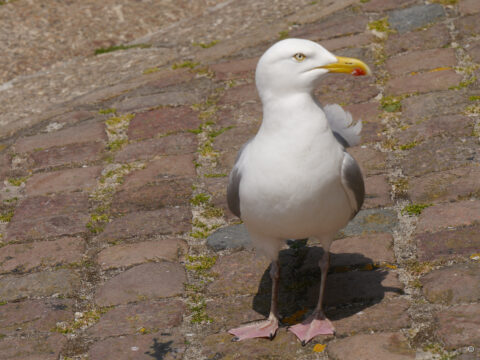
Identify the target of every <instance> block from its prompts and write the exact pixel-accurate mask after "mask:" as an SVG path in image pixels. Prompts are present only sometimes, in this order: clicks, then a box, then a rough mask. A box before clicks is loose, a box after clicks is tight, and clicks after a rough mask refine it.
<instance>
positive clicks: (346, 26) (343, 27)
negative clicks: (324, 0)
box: [290, 12, 368, 41]
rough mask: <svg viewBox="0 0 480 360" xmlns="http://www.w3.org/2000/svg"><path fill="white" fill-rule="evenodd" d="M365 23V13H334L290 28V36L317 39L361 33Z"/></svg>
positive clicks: (366, 21)
mask: <svg viewBox="0 0 480 360" xmlns="http://www.w3.org/2000/svg"><path fill="white" fill-rule="evenodd" d="M367 24H368V17H367V16H365V15H354V14H348V13H346V12H344V13H336V14H333V15H331V16H330V17H329V18H326V19H322V20H321V21H320V22H318V23H315V24H308V25H304V26H302V27H301V28H299V29H296V30H292V31H291V32H290V36H291V37H294V38H303V39H309V40H313V41H318V40H324V39H330V38H334V37H339V36H342V35H351V34H358V33H362V32H364V31H365V29H366V27H367Z"/></svg>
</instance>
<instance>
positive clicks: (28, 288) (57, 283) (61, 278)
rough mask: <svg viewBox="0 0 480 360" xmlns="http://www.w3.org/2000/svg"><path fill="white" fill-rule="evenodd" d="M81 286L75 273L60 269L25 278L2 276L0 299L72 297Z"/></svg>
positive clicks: (0, 279)
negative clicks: (56, 295) (58, 295)
mask: <svg viewBox="0 0 480 360" xmlns="http://www.w3.org/2000/svg"><path fill="white" fill-rule="evenodd" d="M79 286H80V278H79V277H78V275H76V274H75V273H74V272H73V271H71V270H67V269H60V270H56V271H43V272H38V273H33V274H28V275H23V276H16V275H2V276H0V299H2V300H6V301H12V300H18V299H23V298H25V297H37V296H52V295H54V294H60V295H64V296H71V295H73V294H74V293H75V291H76V290H77V288H78V287H79Z"/></svg>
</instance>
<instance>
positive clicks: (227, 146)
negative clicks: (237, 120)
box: [213, 124, 258, 151]
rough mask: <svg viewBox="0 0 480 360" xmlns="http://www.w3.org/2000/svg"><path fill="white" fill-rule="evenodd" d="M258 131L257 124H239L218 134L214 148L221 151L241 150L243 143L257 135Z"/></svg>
mask: <svg viewBox="0 0 480 360" xmlns="http://www.w3.org/2000/svg"><path fill="white" fill-rule="evenodd" d="M257 131H258V127H257V125H256V124H252V125H250V126H238V127H234V128H233V129H230V130H227V131H225V132H224V133H222V134H220V135H218V136H217V137H216V138H215V140H214V141H213V148H214V149H215V150H219V151H225V150H226V151H229V150H230V151H231V150H232V149H235V150H237V151H238V150H240V148H241V147H242V145H243V144H245V143H246V142H247V141H248V140H250V139H251V138H252V137H254V136H255V134H256V133H257Z"/></svg>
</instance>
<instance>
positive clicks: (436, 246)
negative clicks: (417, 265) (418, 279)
mask: <svg viewBox="0 0 480 360" xmlns="http://www.w3.org/2000/svg"><path fill="white" fill-rule="evenodd" d="M445 219H448V218H447V217H445V218H444V220H445ZM415 238H416V241H417V249H418V250H417V251H418V258H419V260H420V261H426V260H436V259H444V258H450V257H457V256H462V255H463V256H466V257H469V256H470V255H471V254H474V253H476V252H478V249H480V226H479V225H474V226H467V227H463V228H459V229H455V230H443V231H439V232H435V233H423V234H418V235H416V236H415Z"/></svg>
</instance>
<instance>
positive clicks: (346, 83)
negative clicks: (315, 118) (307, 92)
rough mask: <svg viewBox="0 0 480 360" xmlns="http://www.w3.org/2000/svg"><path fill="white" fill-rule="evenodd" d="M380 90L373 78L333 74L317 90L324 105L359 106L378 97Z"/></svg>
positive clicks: (316, 93)
mask: <svg viewBox="0 0 480 360" xmlns="http://www.w3.org/2000/svg"><path fill="white" fill-rule="evenodd" d="M378 93H379V90H378V88H377V86H376V85H375V83H374V80H373V78H372V77H369V76H365V77H357V76H352V75H350V74H332V76H329V77H327V78H325V79H324V80H323V81H322V82H321V83H320V84H319V86H318V87H317V89H316V90H315V95H317V97H318V99H319V100H320V103H321V104H322V105H327V104H336V103H338V102H339V101H340V100H339V99H341V102H343V103H347V104H358V103H363V102H367V101H369V100H370V99H372V98H374V97H375V96H377V95H378Z"/></svg>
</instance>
